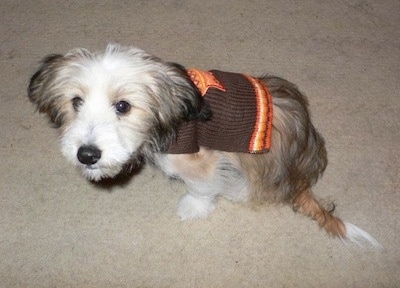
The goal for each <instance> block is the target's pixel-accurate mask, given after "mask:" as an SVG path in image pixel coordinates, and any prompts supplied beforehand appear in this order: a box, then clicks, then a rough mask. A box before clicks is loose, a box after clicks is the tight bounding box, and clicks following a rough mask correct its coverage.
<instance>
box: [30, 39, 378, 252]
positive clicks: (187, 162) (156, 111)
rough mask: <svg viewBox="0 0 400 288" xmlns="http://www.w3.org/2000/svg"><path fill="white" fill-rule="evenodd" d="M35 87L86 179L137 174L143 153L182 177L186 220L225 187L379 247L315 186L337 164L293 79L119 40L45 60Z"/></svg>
mask: <svg viewBox="0 0 400 288" xmlns="http://www.w3.org/2000/svg"><path fill="white" fill-rule="evenodd" d="M28 96H29V99H30V100H31V101H32V102H33V103H34V104H35V105H36V106H37V108H38V110H39V111H40V112H44V113H46V114H47V115H48V116H49V118H50V120H51V121H52V122H53V123H54V124H55V126H56V127H57V128H59V130H60V134H61V136H60V142H61V151H62V154H63V155H64V156H65V157H66V158H67V159H68V160H69V161H70V162H71V163H72V164H73V165H75V166H76V167H77V168H78V169H79V170H80V171H81V172H82V174H83V176H84V177H86V178H87V179H90V180H94V181H99V180H101V179H103V178H110V177H111V178H112V177H116V176H117V175H119V174H121V173H129V172H130V170H131V169H132V167H134V166H136V165H138V163H139V162H140V161H142V160H144V161H145V162H148V163H152V164H154V165H155V166H157V167H159V168H160V169H161V170H162V171H164V173H165V174H166V175H168V176H169V177H171V178H177V179H180V180H181V181H183V182H184V183H185V184H186V186H187V193H186V194H185V195H184V196H183V197H182V199H181V201H180V203H179V207H178V215H179V217H180V218H181V219H182V220H186V219H194V218H203V217H206V216H207V215H208V214H209V213H210V212H211V211H213V210H214V209H215V202H216V199H217V197H219V196H222V197H225V198H227V199H229V200H232V201H238V202H244V201H253V202H256V203H262V202H265V201H269V202H281V203H287V204H289V205H291V206H292V207H293V209H294V210H295V211H298V212H300V213H302V214H304V215H307V216H310V217H311V218H312V219H314V220H316V221H317V222H318V224H319V226H321V227H323V228H324V229H325V230H326V231H327V232H328V233H329V234H330V235H331V236H335V237H339V238H341V239H347V240H349V241H352V242H356V243H361V242H369V243H371V244H373V245H374V246H379V243H378V242H377V241H376V240H375V239H374V238H373V237H372V236H370V235H369V234H368V233H367V232H365V231H363V230H362V229H360V228H358V227H357V226H355V225H353V224H350V223H347V222H344V221H342V220H340V219H339V218H337V217H335V216H333V215H332V211H333V208H332V207H334V206H331V207H330V208H329V207H324V206H323V205H321V204H320V203H319V202H318V201H317V199H316V197H315V196H314V195H313V193H312V191H311V187H312V186H313V185H314V184H315V183H316V182H317V180H318V178H319V177H320V176H321V175H322V173H323V172H324V170H325V167H326V165H327V155H326V150H325V144H324V140H323V138H322V137H321V135H320V134H319V133H318V132H317V131H316V129H315V128H314V126H313V124H312V123H311V121H310V116H309V112H308V102H307V99H306V97H305V96H304V95H303V94H302V93H300V92H299V90H298V89H297V87H296V86H295V85H294V84H292V83H290V82H288V81H286V80H284V79H281V78H278V77H274V76H264V77H261V78H254V77H251V76H248V75H243V74H235V73H227V72H221V71H210V72H206V71H201V70H195V69H193V70H186V69H185V68H184V67H182V66H180V65H178V64H175V63H167V62H164V61H162V60H161V59H159V58H157V57H154V56H152V55H150V54H148V53H146V52H144V51H142V50H140V49H137V48H132V47H122V46H119V45H117V44H110V45H108V47H107V48H106V50H105V52H103V53H92V52H89V51H88V50H85V49H75V50H73V51H71V52H69V53H67V54H65V55H50V56H48V57H46V58H44V59H43V61H42V63H41V66H40V67H39V69H38V71H37V72H36V73H35V74H34V75H33V76H32V78H31V80H30V84H29V88H28Z"/></svg>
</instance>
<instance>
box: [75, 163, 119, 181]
mask: <svg viewBox="0 0 400 288" xmlns="http://www.w3.org/2000/svg"><path fill="white" fill-rule="evenodd" d="M80 170H81V173H82V176H83V177H85V178H86V179H88V180H90V181H95V182H98V181H101V180H103V179H109V178H114V177H116V176H117V175H118V174H120V173H121V172H122V168H103V167H96V166H93V165H82V166H80Z"/></svg>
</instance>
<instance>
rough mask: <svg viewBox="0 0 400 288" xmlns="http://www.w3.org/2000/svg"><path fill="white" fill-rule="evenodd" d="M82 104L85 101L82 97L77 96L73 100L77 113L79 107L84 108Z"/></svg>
mask: <svg viewBox="0 0 400 288" xmlns="http://www.w3.org/2000/svg"><path fill="white" fill-rule="evenodd" d="M82 104H83V100H82V98H81V97H78V96H76V97H74V98H73V99H72V106H73V107H74V109H75V111H78V109H79V107H80V106H82Z"/></svg>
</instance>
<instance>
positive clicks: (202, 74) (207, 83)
mask: <svg viewBox="0 0 400 288" xmlns="http://www.w3.org/2000/svg"><path fill="white" fill-rule="evenodd" d="M188 75H189V77H190V79H191V80H192V82H193V83H194V84H195V85H196V86H197V88H198V89H199V90H200V93H201V95H202V96H204V95H205V94H206V93H207V91H208V89H209V88H216V89H219V90H221V91H226V90H225V88H224V86H222V84H221V82H219V81H218V80H217V78H215V76H214V75H213V74H212V73H211V72H209V71H203V70H198V69H188Z"/></svg>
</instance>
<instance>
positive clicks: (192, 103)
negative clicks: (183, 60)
mask: <svg viewBox="0 0 400 288" xmlns="http://www.w3.org/2000/svg"><path fill="white" fill-rule="evenodd" d="M167 64H168V65H169V66H170V67H173V69H174V70H175V71H177V75H178V78H179V80H181V79H183V80H184V85H182V84H181V83H180V81H174V82H175V85H174V86H175V88H176V91H175V94H176V97H178V99H179V100H180V101H179V102H180V109H181V118H182V119H183V120H185V121H190V120H201V121H206V120H208V119H209V118H211V111H210V109H209V106H208V105H207V103H206V102H205V101H204V99H203V97H201V94H200V91H199V90H198V88H197V87H196V85H195V84H194V83H193V82H192V80H190V78H189V76H188V74H187V70H186V69H185V68H184V67H183V66H182V65H180V64H177V63H167Z"/></svg>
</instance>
